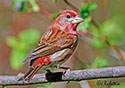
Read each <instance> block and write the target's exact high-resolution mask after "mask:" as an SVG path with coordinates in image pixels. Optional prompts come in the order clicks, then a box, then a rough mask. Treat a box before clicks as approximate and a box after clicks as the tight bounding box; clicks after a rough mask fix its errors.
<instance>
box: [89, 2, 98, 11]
mask: <svg viewBox="0 0 125 88" xmlns="http://www.w3.org/2000/svg"><path fill="white" fill-rule="evenodd" d="M96 8H97V4H95V3H90V4H89V7H88V10H89V11H91V10H95V9H96Z"/></svg>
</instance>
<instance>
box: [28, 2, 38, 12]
mask: <svg viewBox="0 0 125 88" xmlns="http://www.w3.org/2000/svg"><path fill="white" fill-rule="evenodd" d="M28 2H29V3H30V5H31V6H32V10H33V11H34V12H39V10H40V7H39V5H38V4H37V2H36V0H28Z"/></svg>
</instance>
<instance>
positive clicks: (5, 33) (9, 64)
mask: <svg viewBox="0 0 125 88" xmlns="http://www.w3.org/2000/svg"><path fill="white" fill-rule="evenodd" d="M124 3H125V1H124V0H0V75H17V74H18V73H20V72H22V73H25V72H26V71H27V70H28V68H29V67H28V66H29V63H25V64H22V63H21V61H22V60H24V59H25V58H26V57H27V54H28V53H29V52H30V51H31V50H32V49H33V48H34V47H35V46H36V44H37V42H38V41H39V39H40V37H41V35H42V34H43V33H44V31H45V30H46V29H47V28H48V27H49V25H50V24H51V22H52V21H53V19H54V18H55V16H56V15H57V14H58V13H59V12H61V11H63V10H66V9H72V10H75V11H77V12H78V13H79V15H80V16H81V17H82V18H84V19H85V22H83V23H81V24H79V26H78V28H77V30H78V32H79V43H78V47H77V49H76V51H75V52H74V54H73V55H72V57H70V59H69V60H68V61H67V62H66V63H64V64H63V65H64V66H69V67H71V69H90V68H103V67H110V66H122V65H123V60H121V59H120V58H123V57H124V56H125V36H124V35H125V25H124V24H125V22H124V21H125V16H124V15H125V9H124V8H125V6H124ZM108 43H109V44H108ZM111 46H113V47H111ZM114 47H115V48H117V50H113V49H114ZM117 51H120V52H121V53H120V54H119V53H116V52H117ZM120 55H122V57H119V56H120ZM123 59H124V58H123ZM39 72H44V71H39ZM103 80H112V81H117V82H119V83H120V85H117V86H115V85H113V86H112V85H109V86H105V85H104V86H101V87H100V86H98V85H96V81H97V80H89V81H88V82H87V81H81V82H70V83H69V84H66V83H65V82H60V83H52V84H51V85H50V84H45V85H40V84H39V85H28V86H11V87H8V88H12V87H15V88H83V86H84V88H124V86H125V78H118V79H103Z"/></svg>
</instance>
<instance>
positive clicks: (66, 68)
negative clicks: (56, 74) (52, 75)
mask: <svg viewBox="0 0 125 88" xmlns="http://www.w3.org/2000/svg"><path fill="white" fill-rule="evenodd" d="M60 68H61V69H64V72H63V74H65V73H66V72H68V71H70V70H71V69H70V67H60Z"/></svg>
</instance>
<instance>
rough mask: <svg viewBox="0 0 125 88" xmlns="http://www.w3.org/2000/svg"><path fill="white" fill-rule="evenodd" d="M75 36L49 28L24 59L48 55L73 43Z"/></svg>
mask: <svg viewBox="0 0 125 88" xmlns="http://www.w3.org/2000/svg"><path fill="white" fill-rule="evenodd" d="M73 40H74V36H73V35H72V34H68V33H66V32H64V31H62V30H59V29H56V30H55V29H48V30H47V31H46V32H45V33H44V34H43V36H42V38H41V40H40V42H39V44H38V46H37V47H36V48H35V49H34V50H33V51H32V53H31V54H30V55H29V56H28V57H27V58H26V59H25V60H24V61H23V62H26V61H29V60H33V59H36V58H38V57H43V56H48V55H51V54H53V53H55V52H58V51H60V50H62V49H65V48H67V47H69V46H71V45H72V44H73Z"/></svg>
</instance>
